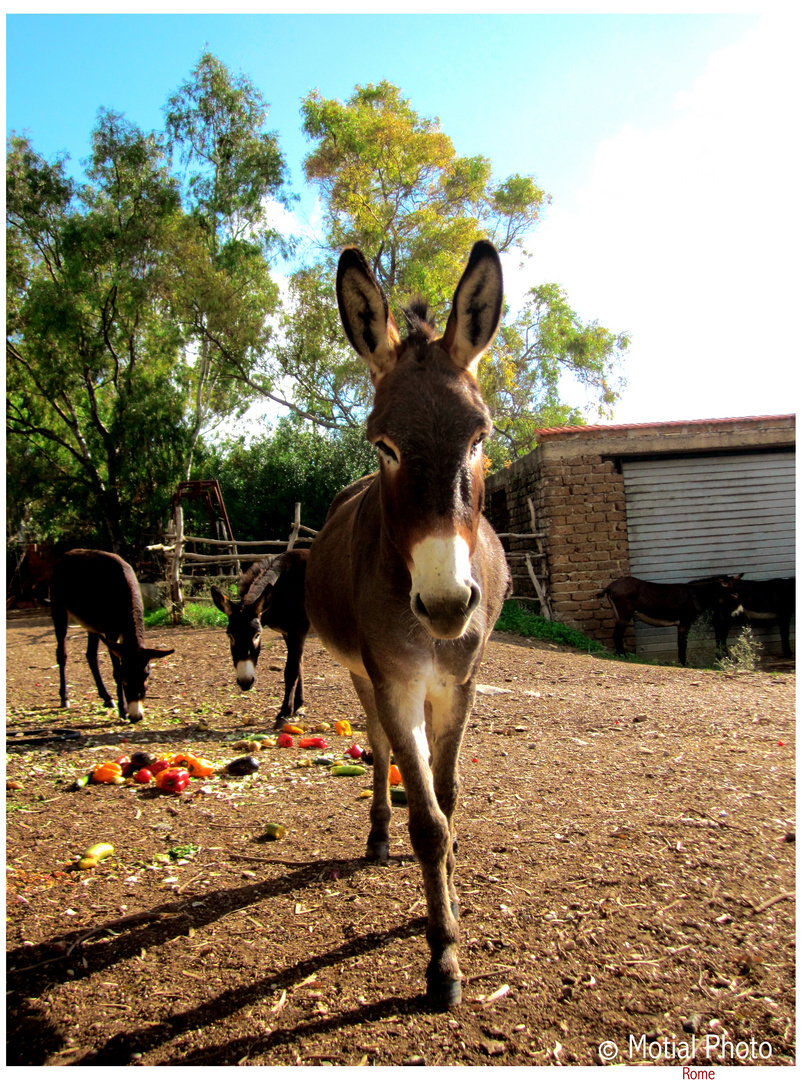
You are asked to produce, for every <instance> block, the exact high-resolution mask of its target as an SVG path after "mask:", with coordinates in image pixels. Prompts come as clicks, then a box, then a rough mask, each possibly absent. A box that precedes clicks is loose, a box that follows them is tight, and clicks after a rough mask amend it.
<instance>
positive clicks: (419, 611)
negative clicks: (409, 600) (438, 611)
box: [414, 593, 429, 619]
mask: <svg viewBox="0 0 802 1080" xmlns="http://www.w3.org/2000/svg"><path fill="white" fill-rule="evenodd" d="M414 609H415V614H416V615H419V616H420V617H421V618H423V619H428V617H429V612H428V611H427V610H426V605H425V604H424V602H423V601H422V600H421V596H420V593H415V601H414Z"/></svg>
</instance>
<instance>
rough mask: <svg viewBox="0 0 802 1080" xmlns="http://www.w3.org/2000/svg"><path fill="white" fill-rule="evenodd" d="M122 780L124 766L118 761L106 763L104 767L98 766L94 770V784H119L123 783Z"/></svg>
mask: <svg viewBox="0 0 802 1080" xmlns="http://www.w3.org/2000/svg"><path fill="white" fill-rule="evenodd" d="M122 779H123V770H122V766H121V765H118V764H117V762H116V761H104V762H103V764H102V765H96V766H95V767H94V769H93V770H92V782H93V783H94V784H117V783H122Z"/></svg>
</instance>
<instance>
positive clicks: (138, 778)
mask: <svg viewBox="0 0 802 1080" xmlns="http://www.w3.org/2000/svg"><path fill="white" fill-rule="evenodd" d="M152 780H153V773H152V772H151V771H150V769H138V770H137V771H136V772H135V773H134V781H135V783H137V784H149V783H150V782H151V781H152Z"/></svg>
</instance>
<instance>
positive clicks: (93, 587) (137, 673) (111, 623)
mask: <svg viewBox="0 0 802 1080" xmlns="http://www.w3.org/2000/svg"><path fill="white" fill-rule="evenodd" d="M50 612H51V615H52V616H53V628H54V629H55V631H56V659H57V660H58V668H59V694H60V697H61V706H62V708H64V709H66V708H68V707H69V704H70V702H69V694H68V692H67V679H66V674H65V668H66V664H67V647H66V639H67V630H68V629H69V622H70V619H71V618H72V619H75V621H76V622H78V623H80V624H81V626H82V627H83V628H84V629H85V630H86V632H87V640H86V662H87V663H88V664H89V669H90V671H91V672H92V676H93V678H94V680H95V686H96V687H97V692H98V694H99V695H100V699H101V701H102V702H103V704H104V705H105V706H106V708H107V709H108V708H111V705H112V700H111V696H110V695H109V692H108V690H107V689H106V687H105V686H104V685H103V679H102V678H101V676H100V668H99V667H98V662H97V649H98V645H99V644H100V642H101V641H102V642H103V644H104V645H105V646H106V648H107V649H108V650H109V654H110V655H111V667H112V671H113V673H114V682H115V683H116V685H117V708H118V711H119V713H120V717H121V718H122V719H123V720H124V719H126V717H127V718H128V719H129V720H130V721H131V722H132V723H134V722H135V721H137V720H141V719H142V717H143V715H144V714H143V711H142V702H143V700H144V698H145V690H146V688H147V684H148V676H149V675H150V662H151V660H156V659H159V658H161V657H163V656H170V654H171V653H173V652H175V650H174V649H148V648H146V647H145V617H144V612H143V607H142V594H141V593H140V591H139V582H138V581H137V579H136V575H135V574H134V571H133V570H132V569H131V567H130V566H129V565H128V563H127V562H125V561H124V560H123V559H121V558H120V557H119V555H113V554H112V553H111V552H109V551H90V550H87V549H84V548H75V549H73V550H72V551H68V552H67V554H66V555H65V556H64V558H63V559H62V560H61V562H60V563H59V564H58V566H57V567H56V569H55V570H54V571H53V577H52V579H51V581H50Z"/></svg>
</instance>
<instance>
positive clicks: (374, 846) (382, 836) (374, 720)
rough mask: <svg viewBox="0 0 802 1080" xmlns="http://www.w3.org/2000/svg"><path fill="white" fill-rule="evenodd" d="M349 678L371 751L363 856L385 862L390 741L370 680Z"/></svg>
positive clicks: (388, 805) (387, 844)
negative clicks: (370, 794) (370, 792)
mask: <svg viewBox="0 0 802 1080" xmlns="http://www.w3.org/2000/svg"><path fill="white" fill-rule="evenodd" d="M351 681H352V682H353V684H354V689H355V690H356V692H357V696H358V697H359V700H360V702H361V704H362V708H363V709H364V710H365V716H366V717H367V721H368V724H367V731H368V742H369V743H370V748H371V750H372V751H373V802H372V803H371V806H370V832H369V833H368V846H367V851H366V852H365V858H366V859H368V860H369V861H370V862H376V863H381V864H382V865H384V864H386V863H387V862H388V861H389V859H390V816H391V811H390V789H389V781H390V741H389V739H388V738H387V736H386V735H385V733H384V728H383V727H382V726H381V724H380V723H379V716H378V713H377V711H376V698H375V696H374V694H373V686H372V684H371V682H370V680H369V679H364V678H362V676H361V675H355V674H354V673H353V672H351Z"/></svg>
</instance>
